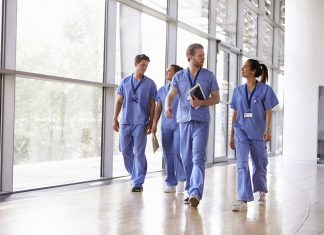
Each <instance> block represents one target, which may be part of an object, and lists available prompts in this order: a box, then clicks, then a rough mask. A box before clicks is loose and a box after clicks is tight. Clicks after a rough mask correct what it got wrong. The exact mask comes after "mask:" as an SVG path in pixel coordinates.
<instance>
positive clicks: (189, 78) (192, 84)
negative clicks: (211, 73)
mask: <svg viewBox="0 0 324 235" xmlns="http://www.w3.org/2000/svg"><path fill="white" fill-rule="evenodd" d="M200 70H201V68H200V69H199V70H198V72H197V74H196V76H195V79H194V82H193V83H192V79H191V77H190V70H189V68H188V80H189V82H190V85H191V88H192V87H193V86H194V85H196V81H197V78H198V75H199V73H200Z"/></svg>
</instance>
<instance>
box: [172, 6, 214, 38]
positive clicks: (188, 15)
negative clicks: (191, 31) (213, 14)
mask: <svg viewBox="0 0 324 235" xmlns="http://www.w3.org/2000/svg"><path fill="white" fill-rule="evenodd" d="M178 18H179V20H181V21H183V22H184V23H187V24H189V25H191V26H194V27H196V28H198V29H200V30H202V31H204V32H206V33H207V32H208V0H179V1H178Z"/></svg>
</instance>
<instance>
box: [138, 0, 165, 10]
mask: <svg viewBox="0 0 324 235" xmlns="http://www.w3.org/2000/svg"><path fill="white" fill-rule="evenodd" d="M135 1H137V2H140V3H142V4H143V5H145V6H148V7H150V8H153V9H155V10H157V11H160V12H162V13H166V10H167V3H168V1H167V0H135Z"/></svg>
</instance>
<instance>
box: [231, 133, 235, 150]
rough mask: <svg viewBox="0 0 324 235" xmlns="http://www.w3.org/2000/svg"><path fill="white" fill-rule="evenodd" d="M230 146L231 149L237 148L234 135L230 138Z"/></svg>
mask: <svg viewBox="0 0 324 235" xmlns="http://www.w3.org/2000/svg"><path fill="white" fill-rule="evenodd" d="M230 147H231V149H233V150H235V141H234V137H233V136H231V138H230Z"/></svg>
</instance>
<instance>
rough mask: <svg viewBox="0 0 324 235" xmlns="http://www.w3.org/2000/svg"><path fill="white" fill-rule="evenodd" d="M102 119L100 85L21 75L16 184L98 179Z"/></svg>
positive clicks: (17, 95) (19, 186)
mask: <svg viewBox="0 0 324 235" xmlns="http://www.w3.org/2000/svg"><path fill="white" fill-rule="evenodd" d="M80 94H82V95H80ZM101 123H102V89H101V88H94V87H89V86H81V85H72V84H63V83H59V82H49V81H39V80H32V79H24V78H17V80H16V92H15V129H14V130H15V133H14V189H15V190H18V189H26V188H38V187H44V186H52V185H56V184H64V183H71V182H75V181H84V180H93V179H98V178H99V177H100V159H101V157H100V156H101V126H102V125H101ZM41 179H46V180H41Z"/></svg>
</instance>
